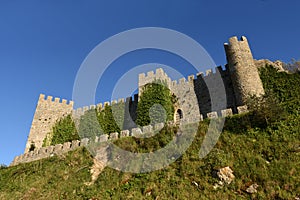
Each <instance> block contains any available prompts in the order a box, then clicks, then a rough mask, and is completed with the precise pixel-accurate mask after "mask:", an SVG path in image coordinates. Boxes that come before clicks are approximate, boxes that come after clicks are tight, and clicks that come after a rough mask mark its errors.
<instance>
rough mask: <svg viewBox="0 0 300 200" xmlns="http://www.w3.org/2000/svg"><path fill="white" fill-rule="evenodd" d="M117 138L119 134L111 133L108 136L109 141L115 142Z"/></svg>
mask: <svg viewBox="0 0 300 200" xmlns="http://www.w3.org/2000/svg"><path fill="white" fill-rule="evenodd" d="M118 138H119V133H118V132H114V133H111V134H110V135H109V139H110V140H117V139H118Z"/></svg>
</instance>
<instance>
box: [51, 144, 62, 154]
mask: <svg viewBox="0 0 300 200" xmlns="http://www.w3.org/2000/svg"><path fill="white" fill-rule="evenodd" d="M62 148H63V145H62V144H57V145H55V146H54V149H53V153H60V152H62Z"/></svg>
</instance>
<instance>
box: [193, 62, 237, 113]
mask: <svg viewBox="0 0 300 200" xmlns="http://www.w3.org/2000/svg"><path fill="white" fill-rule="evenodd" d="M219 77H221V78H222V81H223V84H224V87H225V93H226V102H227V103H226V108H232V109H233V113H234V114H236V113H237V109H236V103H235V96H234V91H233V86H232V81H231V78H230V74H229V70H228V66H227V65H226V66H225V70H223V69H222V67H217V68H216V72H215V73H212V71H210V70H208V71H207V72H206V75H205V76H204V75H203V74H202V73H201V74H197V78H196V79H194V90H195V93H196V97H197V101H198V105H199V108H200V114H202V115H203V117H204V118H207V117H208V116H207V113H210V112H212V98H211V95H214V98H213V99H215V101H216V102H214V104H215V105H217V107H218V105H222V102H221V101H224V100H225V99H224V98H225V97H222V96H219V95H220V94H221V93H222V92H219V94H218V91H219V90H220V89H222V86H221V85H220V83H221V82H220V81H218V78H219ZM208 88H210V89H208ZM212 92H214V93H212ZM223 109H225V108H224V107H221V106H220V107H218V109H217V110H215V109H214V111H216V112H217V113H218V115H219V116H221V110H223Z"/></svg>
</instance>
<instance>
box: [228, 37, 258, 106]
mask: <svg viewBox="0 0 300 200" xmlns="http://www.w3.org/2000/svg"><path fill="white" fill-rule="evenodd" d="M224 47H225V52H226V58H227V63H228V69H229V73H230V76H231V79H232V84H233V90H234V94H235V100H236V106H241V105H245V103H246V101H247V98H248V97H249V96H252V95H256V96H260V95H262V94H264V88H263V85H262V81H261V79H260V77H259V72H258V69H257V67H256V66H255V64H254V60H253V56H252V53H251V50H250V47H249V44H248V41H247V38H246V37H244V36H242V37H241V40H240V41H239V40H238V39H237V37H231V38H230V39H229V44H228V43H225V44H224Z"/></svg>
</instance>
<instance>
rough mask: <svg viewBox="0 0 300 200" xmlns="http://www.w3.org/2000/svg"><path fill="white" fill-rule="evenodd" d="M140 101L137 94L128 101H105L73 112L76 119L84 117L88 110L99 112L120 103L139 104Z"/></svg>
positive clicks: (122, 99)
mask: <svg viewBox="0 0 300 200" xmlns="http://www.w3.org/2000/svg"><path fill="white" fill-rule="evenodd" d="M137 101H138V95H137V94H135V95H134V97H133V98H132V97H127V98H126V100H125V99H124V98H119V99H118V100H111V101H110V102H109V101H105V102H104V103H98V104H97V105H89V106H84V107H82V108H77V109H75V110H73V112H72V114H73V117H74V118H78V117H80V116H82V115H83V114H84V113H85V112H86V111H88V110H93V109H97V110H98V111H101V110H103V109H104V108H105V106H112V105H117V104H120V103H132V102H137Z"/></svg>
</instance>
